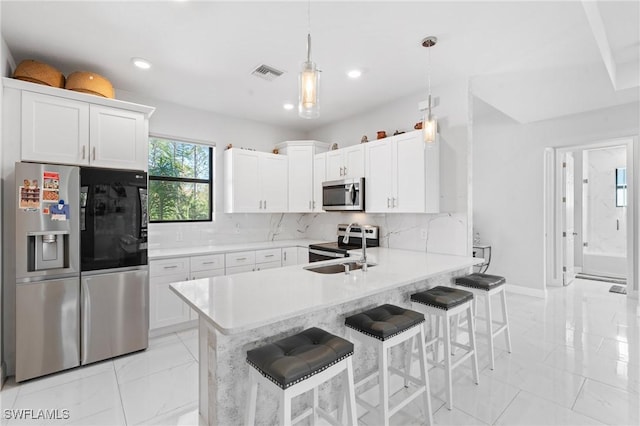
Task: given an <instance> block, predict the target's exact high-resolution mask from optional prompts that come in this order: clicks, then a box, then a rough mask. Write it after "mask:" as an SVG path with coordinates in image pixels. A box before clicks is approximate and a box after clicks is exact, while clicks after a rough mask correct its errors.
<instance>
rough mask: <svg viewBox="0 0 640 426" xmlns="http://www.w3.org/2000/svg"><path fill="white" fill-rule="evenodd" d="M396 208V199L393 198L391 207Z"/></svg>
mask: <svg viewBox="0 0 640 426" xmlns="http://www.w3.org/2000/svg"><path fill="white" fill-rule="evenodd" d="M395 206H396V199H395V198H391V207H395Z"/></svg>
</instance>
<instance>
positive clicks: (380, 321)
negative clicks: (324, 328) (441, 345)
mask: <svg viewBox="0 0 640 426" xmlns="http://www.w3.org/2000/svg"><path fill="white" fill-rule="evenodd" d="M345 325H346V326H347V327H349V328H351V329H352V332H351V337H353V338H354V339H357V340H359V341H360V342H362V343H364V344H368V345H374V346H375V347H376V348H377V349H378V370H377V371H374V372H373V373H371V374H369V375H368V376H367V377H365V378H364V379H363V380H361V381H359V382H358V383H356V385H355V388H356V389H358V388H359V387H360V386H362V385H364V384H365V383H367V382H369V381H370V380H371V379H373V378H375V377H378V382H379V395H380V403H379V404H378V406H377V407H376V406H373V405H371V404H369V403H368V402H366V401H364V400H363V399H362V398H360V397H358V396H356V399H357V401H358V402H359V403H360V404H361V405H362V406H364V407H365V408H367V410H369V411H377V412H378V414H379V418H380V420H379V421H380V424H383V425H385V426H388V425H389V418H390V417H391V416H393V415H394V414H395V413H397V412H398V411H400V410H401V409H402V408H404V407H405V406H406V405H407V404H409V403H410V402H411V401H413V400H414V399H415V398H416V397H418V396H420V395H422V398H423V404H424V411H425V418H426V419H427V421H428V424H430V425H431V424H433V417H432V414H431V393H430V390H429V374H428V371H427V360H426V353H425V348H424V344H423V343H420V342H424V339H425V335H424V315H422V314H421V313H419V312H415V311H412V310H409V309H405V308H401V307H399V306H394V305H382V306H378V307H376V308H373V309H369V310H367V311H364V312H361V313H359V314H356V315H352V316H350V317H348V318H346V319H345ZM356 332H357V333H356ZM414 337H415V338H418V339H419V340H418V342H419V343H418V349H419V352H418V353H419V355H420V357H419V358H420V378H419V379H418V378H416V377H413V376H411V375H410V372H411V368H410V362H411V357H410V355H411V351H412V348H413V346H412V345H409V348H408V355H409V356H407V357H406V359H407V363H406V364H405V371H404V372H403V371H400V370H398V369H396V368H394V367H389V357H388V350H389V349H390V348H391V347H393V346H396V345H399V344H401V343H403V342H409V343H412V342H411V339H413V338H414ZM389 372H392V373H394V374H397V375H400V376H402V377H403V378H404V379H405V386H408V384H409V382H412V383H413V384H415V385H416V386H417V388H416V389H415V390H414V391H413V392H412V393H411V394H410V395H409V396H407V397H406V398H405V399H404V400H403V401H401V402H399V403H397V404H396V406H395V407H393V408H391V407H389V398H390V394H389Z"/></svg>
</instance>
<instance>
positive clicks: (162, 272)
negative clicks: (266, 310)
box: [149, 254, 225, 330]
mask: <svg viewBox="0 0 640 426" xmlns="http://www.w3.org/2000/svg"><path fill="white" fill-rule="evenodd" d="M224 272H225V271H224V255H223V254H214V255H204V256H192V257H190V258H189V257H179V258H173V259H162V260H152V261H151V262H149V329H151V330H155V329H159V328H163V327H169V326H175V325H178V324H181V323H184V322H187V321H189V320H192V319H196V318H197V315H196V314H195V312H192V310H191V308H189V306H188V305H187V304H186V303H184V302H183V301H182V300H181V299H180V298H179V297H178V296H177V295H176V294H175V293H174V292H173V291H171V289H170V288H169V284H171V283H174V282H178V281H188V280H197V279H200V278H209V277H217V276H220V275H224Z"/></svg>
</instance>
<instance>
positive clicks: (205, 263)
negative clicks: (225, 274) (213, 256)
mask: <svg viewBox="0 0 640 426" xmlns="http://www.w3.org/2000/svg"><path fill="white" fill-rule="evenodd" d="M212 263H216V262H215V261H213V260H212V261H211V262H202V264H203V265H211V264H212Z"/></svg>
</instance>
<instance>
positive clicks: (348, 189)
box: [322, 178, 364, 212]
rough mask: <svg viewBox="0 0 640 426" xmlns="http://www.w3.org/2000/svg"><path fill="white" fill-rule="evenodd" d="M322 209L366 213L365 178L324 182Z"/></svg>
mask: <svg viewBox="0 0 640 426" xmlns="http://www.w3.org/2000/svg"><path fill="white" fill-rule="evenodd" d="M322 208H323V209H324V210H327V211H341V210H346V211H360V212H362V211H364V178H358V179H343V180H332V181H328V182H323V183H322Z"/></svg>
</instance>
